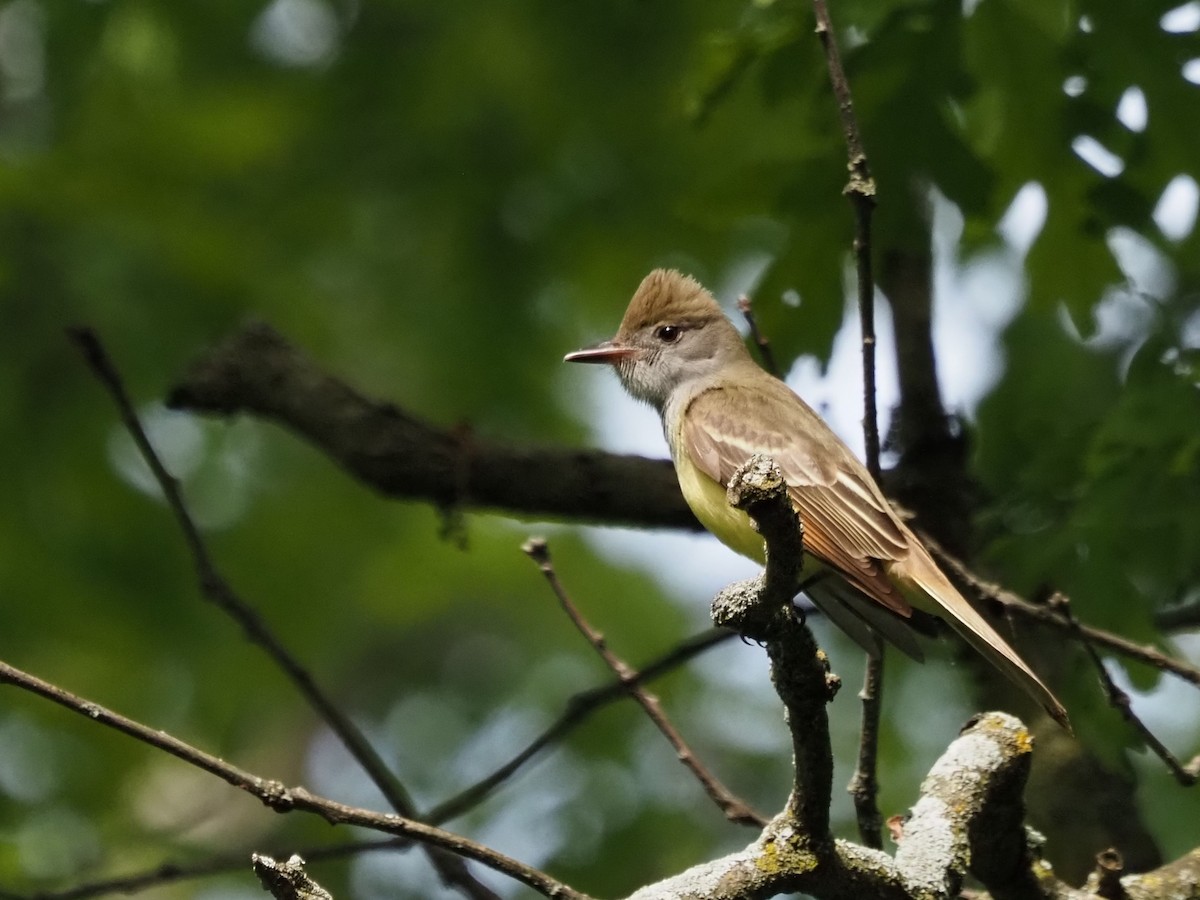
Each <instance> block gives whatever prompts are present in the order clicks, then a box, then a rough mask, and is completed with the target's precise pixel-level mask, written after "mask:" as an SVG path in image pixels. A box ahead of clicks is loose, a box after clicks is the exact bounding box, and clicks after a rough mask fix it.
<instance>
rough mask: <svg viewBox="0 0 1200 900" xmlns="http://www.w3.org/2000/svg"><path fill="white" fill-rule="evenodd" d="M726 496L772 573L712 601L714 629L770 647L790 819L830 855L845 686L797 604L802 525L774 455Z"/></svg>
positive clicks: (739, 475) (755, 461)
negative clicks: (755, 533) (836, 721)
mask: <svg viewBox="0 0 1200 900" xmlns="http://www.w3.org/2000/svg"><path fill="white" fill-rule="evenodd" d="M728 494H729V503H730V505H731V506H734V507H736V508H738V509H741V510H743V511H745V512H747V513H749V515H750V517H751V519H752V520H753V521H754V524H755V525H756V526H757V527H758V530H759V532H760V533H761V534H762V536H763V539H764V541H765V543H766V547H767V568H766V571H765V572H764V573H763V575H761V576H760V577H759V578H756V579H753V580H751V581H749V582H743V583H741V584H738V585H734V586H732V587H731V588H726V589H725V590H724V591H722V592H721V593H720V594H719V595H718V596H717V597H716V599H715V600H713V610H712V614H713V623H714V624H716V625H720V626H724V627H726V628H732V629H734V630H735V631H737V632H739V633H740V634H742V635H744V636H746V637H749V638H753V639H754V640H757V641H762V642H764V643H765V644H766V648H767V655H768V656H769V657H770V658H771V680H772V682H773V683H774V685H775V690H776V692H778V694H779V699H780V700H782V701H783V705H784V708H785V709H786V711H787V722H788V728H789V729H790V731H791V734H792V750H793V754H794V763H793V765H794V769H795V782H794V784H793V787H792V795H791V798H790V800H789V801H788V807H787V815H789V816H790V817H791V818H792V819H793V823H792V824H793V825H794V827H795V830H796V835H795V837H796V839H797V840H802V841H804V842H806V843H808V845H809V846H810V847H811V848H812V850H813V851H814V852H816V853H818V854H821V855H825V854H827V853H828V852H829V850H830V849H831V847H832V835H831V834H830V832H829V799H830V790H831V785H832V783H833V755H832V753H831V751H830V744H829V716H828V711H827V710H826V704H828V703H829V701H831V700H832V699H833V696H834V694H836V693H837V688H838V685H839V682H838V680H837V677H836V676H834V675H831V674H830V671H829V660H828V658H827V657H826V656H825V654H824V652H823V651H821V650H820V649H819V648H818V647H817V642H816V641H815V640H814V639H813V636H812V632H811V631H809V630H808V627H807V626H806V625H805V624H804V622H803V621H802V620H801V619H800V617H799V614H798V613H797V611H796V609H795V607H794V606H793V605H792V598H793V597H794V596H795V594H796V590H797V587H798V585H799V584H800V572H801V566H802V564H803V546H804V544H803V540H802V537H803V531H802V524H803V523H801V522H800V520H799V519H797V517H796V513H795V510H794V509H793V508H792V501H791V499H790V498H789V497H788V493H787V484H786V483H785V482H784V480H783V474H782V473H781V472H780V471H779V467H778V466H777V465H776V464H775V462H774V461H773V460H772V459H770V458H769V457H766V456H762V455H760V454H755V455H754V456H752V457H751V458H750V460H749V461H748V462H746V463H745V464H743V465H742V466H741V467H740V468H739V469H738V470H737V471H736V472H734V474H733V477H732V478H731V479H730V481H729V490H728Z"/></svg>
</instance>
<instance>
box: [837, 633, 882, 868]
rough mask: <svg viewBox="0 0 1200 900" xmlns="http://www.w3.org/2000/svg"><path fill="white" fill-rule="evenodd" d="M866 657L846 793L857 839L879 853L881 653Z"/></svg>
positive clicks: (880, 830) (880, 821)
mask: <svg viewBox="0 0 1200 900" xmlns="http://www.w3.org/2000/svg"><path fill="white" fill-rule="evenodd" d="M880 649H881V652H880V653H879V655H878V656H868V657H867V669H866V672H865V673H864V674H863V686H862V690H861V691H859V693H858V699H859V700H861V701H862V718H861V724H860V728H861V729H862V730H861V732H860V736H859V741H858V765H857V767H856V768H855V770H854V775H853V776H851V778H850V784H849V785H848V786H847V788H846V789H847V790H848V791H849V792H850V798H851V799H852V800H853V801H854V812H855V817H856V818H857V820H858V836H859V838H860V839H861V840H862V842H863V844H865V845H866V846H868V847H871V848H873V849H875V850H881V849H883V815H882V813H880V812H879V804H878V803H877V802H876V797H878V796H879V777H878V775H877V765H876V760H877V758H878V754H879V723H880V720H881V718H882V714H883V653H882V648H880Z"/></svg>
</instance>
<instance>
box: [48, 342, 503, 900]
mask: <svg viewBox="0 0 1200 900" xmlns="http://www.w3.org/2000/svg"><path fill="white" fill-rule="evenodd" d="M67 334H68V335H69V336H70V338H71V339H72V340H73V341H74V342H75V344H76V346H77V347H78V348H79V350H80V352H81V353H82V354H83V357H84V359H85V360H86V361H87V364H88V366H89V368H90V369H91V370H92V373H93V374H94V375H95V376H96V378H97V379H98V380H99V381H100V383H101V384H103V385H104V387H105V388H106V389H107V390H108V393H109V395H110V396H111V397H112V399H113V402H114V403H115V404H116V407H117V410H118V412H119V414H120V416H121V421H122V422H123V423H124V425H125V428H126V430H127V431H128V432H129V434H130V436H131V437H132V438H133V441H134V443H135V444H136V445H137V448H138V451H139V452H140V453H141V455H142V458H143V459H144V460H145V461H146V465H147V466H149V467H150V471H151V472H152V473H153V474H154V479H155V481H157V482H158V485H159V488H160V489H161V490H162V493H163V497H164V498H165V499H166V501H167V506H168V507H169V508H170V510H171V512H172V513H173V514H174V516H175V520H176V522H177V523H178V525H179V528H180V531H181V532H182V533H183V538H184V541H185V542H186V543H187V546H188V550H189V551H190V552H191V554H192V561H193V564H194V565H195V569H196V577H197V579H198V581H199V584H200V592H201V595H202V596H203V597H204V598H205V599H206V600H208V601H209V602H210V603H212V604H213V605H214V606H216V607H217V608H218V609H220V610H221V611H222V612H224V613H225V614H226V615H228V616H229V617H230V618H232V619H233V620H234V621H235V622H237V623H238V624H239V625H240V626H241V627H242V630H243V631H244V632H245V634H246V637H247V638H249V640H250V641H251V642H253V643H255V644H257V645H258V646H259V647H261V648H262V649H263V650H264V651H265V652H266V654H267V656H268V657H270V659H271V661H272V662H274V663H275V665H276V666H278V667H279V669H280V671H282V672H283V673H284V674H285V675H286V676H287V677H288V679H290V681H291V682H292V685H293V686H294V687H295V688H296V689H297V690H298V691H299V692H300V694H301V696H302V697H304V699H305V700H306V701H308V704H309V705H310V706H311V707H312V708H313V709H314V710H315V711H316V713H317V715H319V716H320V717H321V718H322V719H323V720H324V721H325V723H326V724H327V725H329V727H330V729H331V730H332V731H333V732H334V734H336V735H337V737H338V739H339V740H341V742H342V744H343V745H344V746H345V747H346V750H347V751H348V752H349V753H350V755H351V756H352V757H353V758H354V759H355V761H357V762H358V764H359V765H360V766H361V767H362V769H363V771H364V772H366V774H367V776H368V777H369V778H370V779H371V781H372V782H374V784H375V785H376V787H378V788H379V790H380V792H381V793H382V794H383V795H384V797H385V798H386V799H387V801H388V803H389V804H390V805H391V807H392V809H394V810H395V811H396V812H397V813H399V814H400V815H402V816H408V817H413V816H415V814H416V806H415V804H414V803H413V800H412V797H411V795H410V794H409V793H408V790H407V788H405V786H404V785H403V784H402V783H401V781H400V779H399V778H397V777H396V775H395V774H394V773H393V772H392V771H391V770H390V769H389V768H388V766H387V764H386V763H385V762H384V761H383V757H381V756H380V755H379V754H378V753H377V752H376V750H375V748H374V747H372V746H371V744H370V742H369V741H368V740H367V738H366V736H365V735H364V734H363V733H362V731H361V730H359V728H358V727H357V726H356V725H355V724H354V723H353V722H352V721H351V719H350V717H349V716H348V715H346V714H345V713H344V712H342V710H341V709H340V708H339V707H338V706H337V705H336V704H334V703H333V701H332V700H330V698H329V697H327V696H326V694H325V693H324V691H322V690H321V688H320V687H319V686H318V685H317V683H316V681H315V679H314V678H313V677H312V675H311V674H310V673H309V672H308V671H307V670H306V669H305V668H304V667H303V666H301V665H300V663H299V662H298V661H297V660H296V658H295V657H294V656H292V654H291V653H290V652H289V651H288V650H287V649H286V648H285V647H284V646H283V643H282V642H281V641H280V640H279V639H278V638H277V637H276V636H275V635H274V633H273V632H272V631H271V630H270V628H268V627H267V624H266V622H264V621H263V619H262V617H261V616H259V614H258V613H257V612H256V611H255V610H254V609H253V608H251V606H250V605H249V604H248V603H246V602H245V601H244V600H242V598H241V597H240V596H239V595H238V594H237V593H236V592H235V591H234V589H233V587H232V586H231V585H230V584H229V582H228V581H226V579H225V577H224V576H223V575H222V574H221V573H220V571H219V570H218V569H217V567H216V564H215V563H214V562H213V559H212V556H211V555H210V554H209V552H208V547H207V545H206V544H205V542H204V538H203V537H201V535H200V529H199V528H197V526H196V523H195V521H194V520H193V519H192V515H191V513H190V512H189V511H188V507H187V504H186V503H185V501H184V499H183V493H182V491H181V490H180V487H179V482H178V480H176V478H175V477H174V476H173V475H171V473H170V472H168V471H167V468H166V466H164V465H163V463H162V460H161V459H159V457H158V454H157V453H156V452H155V450H154V447H153V445H152V444H151V443H150V439H149V437H147V435H146V432H145V430H144V429H143V428H142V424H141V422H140V421H139V420H138V416H137V413H136V412H135V411H134V408H133V403H132V402H131V401H130V399H129V394H128V392H127V391H126V390H125V385H124V383H123V381H122V379H121V376H120V374H119V373H118V372H117V368H116V365H115V364H114V363H113V361H112V359H111V358H110V357H109V355H108V353H107V351H106V350H105V349H104V346H103V344H102V343H101V341H100V338H99V336H98V335H97V334H96V333H95V332H94V331H93V330H92V329H90V328H70V329H68V331H67ZM430 861H431V862H432V863H433V866H434V868H435V869H437V871H438V874H439V875H440V876H441V878H442V879H443V880H444V881H445V882H446V883H447V884H451V885H455V886H457V887H459V888H460V889H462V890H463V891H464V892H465V893H467V894H468V896H470V897H472V898H475V900H499V895H497V894H496V893H495V892H494V891H492V890H491V889H489V888H488V887H486V886H485V885H483V884H481V883H480V882H479V881H478V880H477V879H476V878H475V877H474V876H473V875H472V874H471V873H470V872H469V871H468V870H467V868H466V867H465V866H464V865H463V864H462V861H461V860H459V859H457V858H454V857H451V856H447V855H445V854H442V853H436V852H435V853H431V854H430Z"/></svg>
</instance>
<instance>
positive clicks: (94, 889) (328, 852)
mask: <svg viewBox="0 0 1200 900" xmlns="http://www.w3.org/2000/svg"><path fill="white" fill-rule="evenodd" d="M410 846H412V841H409V840H407V839H405V838H386V839H384V840H369V841H349V842H347V843H344V844H334V845H332V846H326V847H309V848H307V849H304V850H300V851H298V854H299V855H300V856H301V857H303V858H304V859H305V861H307V862H310V863H314V862H320V861H323V860H328V859H340V858H342V857H346V856H355V855H357V854H359V853H373V852H376V851H380V850H403V849H406V848H408V847H410ZM275 855H276V856H283V855H285V854H284V852H283V851H278V852H277V853H275ZM245 868H246V854H245V853H225V854H221V855H218V856H213V857H209V858H208V859H204V860H200V861H199V862H194V863H171V862H168V863H162V864H160V865H157V866H154V867H153V868H150V869H146V870H144V871H141V872H134V873H132V874H130V875H122V876H119V877H117V878H105V879H101V880H97V881H89V882H85V883H83V884H78V885H76V886H75V887H71V888H66V889H64V890H61V891H36V892H34V893H31V894H6V893H4V892H0V900H90V898H92V897H104V896H109V895H111V894H126V895H128V894H136V893H139V892H140V891H145V890H149V889H150V888H157V887H162V886H164V885H168V884H173V883H175V882H178V881H188V880H191V879H193V878H208V877H210V876H213V875H222V874H225V873H228V872H241V871H244V870H245Z"/></svg>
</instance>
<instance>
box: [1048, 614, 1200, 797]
mask: <svg viewBox="0 0 1200 900" xmlns="http://www.w3.org/2000/svg"><path fill="white" fill-rule="evenodd" d="M1049 606H1050V608H1051V609H1053V610H1055V611H1056V612H1058V613H1059V614H1060V615H1061V616H1062V617H1063V619H1064V620H1065V621H1066V623H1067V625H1068V626H1070V628H1071V631H1072V633H1073V634H1074V635H1075V638H1076V639H1077V640H1078V641H1079V643H1080V644H1082V645H1083V649H1084V651H1085V652H1086V653H1087V655H1088V659H1090V660H1091V661H1092V665H1093V666H1094V667H1095V669H1096V675H1097V676H1098V677H1099V679H1100V685H1101V686H1102V687H1103V688H1104V694H1105V696H1106V697H1108V702H1109V705H1111V706H1112V708H1113V709H1115V710H1116V711H1117V712H1119V713H1120V714H1121V718H1123V719H1124V720H1125V721H1126V722H1127V723H1129V725H1130V726H1131V727H1132V728H1133V729H1134V731H1136V732H1137V733H1138V734H1140V735H1141V736H1142V740H1144V741H1145V742H1146V745H1147V746H1148V747H1149V748H1150V749H1151V750H1153V751H1154V754H1155V755H1156V756H1157V757H1158V758H1159V759H1161V760H1162V761H1163V764H1164V765H1166V767H1167V769H1168V770H1170V772H1171V774H1172V775H1174V776H1175V780H1176V781H1178V782H1179V783H1180V784H1181V785H1183V786H1184V787H1191V786H1192V785H1194V784H1195V783H1196V775H1195V773H1193V772H1189V771H1188V770H1187V769H1186V768H1184V766H1183V765H1182V764H1181V763H1180V762H1179V760H1178V759H1176V758H1175V754H1174V753H1172V752H1171V751H1170V750H1168V749H1167V745H1166V744H1164V743H1163V742H1162V741H1160V740H1159V739H1158V736H1157V735H1155V734H1154V732H1152V731H1151V730H1150V729H1149V728H1147V727H1146V723H1145V722H1143V721H1142V720H1141V718H1140V717H1139V716H1138V714H1137V713H1135V712H1134V711H1133V704H1132V703H1131V702H1130V700H1129V695H1128V694H1127V693H1125V692H1124V691H1123V690H1121V689H1120V688H1119V687H1117V683H1116V682H1115V681H1113V679H1112V676H1111V675H1109V674H1108V669H1106V668H1104V660H1102V659H1101V658H1100V654H1099V653H1097V652H1096V648H1095V646H1094V645H1093V644H1092V641H1091V639H1090V638H1089V637H1088V636H1087V633H1086V632H1085V631H1084V630H1083V628H1082V627H1081V626H1080V624H1079V620H1078V619H1076V618H1075V615H1074V613H1072V612H1071V601H1070V600H1068V599H1067V597H1066V595H1065V594H1055V595H1054V596H1052V597H1051V598H1050V603H1049Z"/></svg>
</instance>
